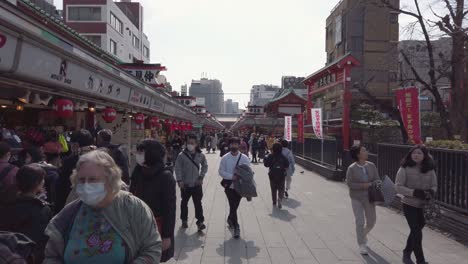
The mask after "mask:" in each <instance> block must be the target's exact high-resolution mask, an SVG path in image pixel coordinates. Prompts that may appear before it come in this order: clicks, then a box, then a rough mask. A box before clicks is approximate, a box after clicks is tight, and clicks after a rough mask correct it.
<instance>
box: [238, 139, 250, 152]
mask: <svg viewBox="0 0 468 264" xmlns="http://www.w3.org/2000/svg"><path fill="white" fill-rule="evenodd" d="M240 140H241V144H240V146H239V151H240V152H241V153H242V154H244V155H246V156H247V157H249V145H247V143H246V142H245V140H244V139H243V138H241V139H240Z"/></svg>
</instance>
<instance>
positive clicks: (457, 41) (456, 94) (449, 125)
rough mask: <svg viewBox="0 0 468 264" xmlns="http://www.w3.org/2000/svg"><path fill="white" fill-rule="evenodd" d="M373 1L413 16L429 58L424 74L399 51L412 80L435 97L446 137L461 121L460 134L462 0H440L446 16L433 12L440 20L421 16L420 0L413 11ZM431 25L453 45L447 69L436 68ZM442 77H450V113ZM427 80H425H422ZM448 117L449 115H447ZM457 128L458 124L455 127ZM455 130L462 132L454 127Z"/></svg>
mask: <svg viewBox="0 0 468 264" xmlns="http://www.w3.org/2000/svg"><path fill="white" fill-rule="evenodd" d="M369 1H371V2H372V3H373V4H376V5H378V6H382V7H387V8H389V9H391V10H394V11H397V12H399V13H400V14H403V15H407V16H410V17H413V18H415V19H416V21H415V22H416V23H415V24H414V25H417V26H418V28H419V29H420V30H421V33H422V36H423V38H424V42H425V44H426V47H427V55H428V58H429V70H428V72H427V77H428V78H426V76H422V74H420V73H419V72H418V71H417V70H416V67H415V65H413V64H412V62H411V60H410V59H409V57H408V54H406V53H405V51H403V50H400V53H401V55H402V57H403V59H404V60H405V62H406V63H407V64H408V65H409V67H410V69H411V71H412V73H413V74H414V77H415V80H416V81H417V82H418V83H420V84H421V85H422V87H423V90H427V91H429V92H430V93H431V94H432V95H433V97H434V100H435V105H436V110H437V112H438V113H439V115H440V117H441V125H442V127H443V128H444V129H445V131H446V134H447V137H448V138H449V139H453V138H454V133H455V130H454V125H453V124H454V123H455V122H456V124H463V126H462V127H463V130H464V131H465V132H464V135H465V134H466V131H467V126H468V124H467V123H468V122H467V121H466V120H467V119H466V117H467V116H468V113H467V111H465V110H464V105H463V102H464V101H465V100H466V99H468V98H467V97H466V96H467V94H468V93H467V92H466V91H464V83H463V81H464V63H465V60H464V59H465V42H466V41H467V30H466V28H465V29H464V28H463V21H464V19H465V17H466V16H467V12H468V11H465V10H464V8H465V7H464V1H465V0H453V1H449V0H443V1H444V3H445V5H446V9H444V10H446V11H447V12H448V15H445V16H441V15H438V14H436V13H435V12H434V11H433V12H434V15H435V16H436V17H437V18H438V19H440V21H435V22H434V21H431V20H430V19H429V18H426V17H424V16H423V14H422V11H421V7H420V1H419V0H413V4H414V8H415V11H411V10H409V9H402V8H400V7H399V6H396V5H395V1H392V0H369ZM432 26H437V27H438V28H439V30H441V31H442V32H444V33H446V34H447V35H448V36H449V37H451V38H452V43H453V48H452V56H451V57H452V58H451V60H452V61H451V63H450V66H451V67H450V68H451V69H450V71H449V72H447V68H445V69H441V67H438V68H436V63H435V56H437V54H436V52H435V50H434V47H433V44H432V42H431V39H432V36H431V34H430V30H431V29H432V28H431V27H432ZM446 76H450V79H451V84H452V93H451V98H452V109H451V114H449V111H448V110H449V109H447V107H446V105H445V104H444V100H443V98H442V96H441V94H440V91H439V87H438V85H437V83H438V81H439V80H440V79H441V78H443V77H446ZM426 80H427V81H426ZM451 117H452V118H451ZM457 128H459V127H457ZM456 132H462V131H459V130H458V129H457V130H456Z"/></svg>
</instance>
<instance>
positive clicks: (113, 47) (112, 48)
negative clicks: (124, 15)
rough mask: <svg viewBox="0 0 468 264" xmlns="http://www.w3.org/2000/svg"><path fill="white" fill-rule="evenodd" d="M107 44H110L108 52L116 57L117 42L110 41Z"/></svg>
mask: <svg viewBox="0 0 468 264" xmlns="http://www.w3.org/2000/svg"><path fill="white" fill-rule="evenodd" d="M109 43H110V46H109V52H110V53H112V54H114V55H117V42H115V41H113V40H112V39H111V40H110V42H109Z"/></svg>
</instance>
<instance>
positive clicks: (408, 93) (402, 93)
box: [395, 87, 422, 144]
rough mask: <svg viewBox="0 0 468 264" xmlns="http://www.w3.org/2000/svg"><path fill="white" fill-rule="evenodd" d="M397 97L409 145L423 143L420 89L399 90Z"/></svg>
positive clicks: (396, 93)
mask: <svg viewBox="0 0 468 264" xmlns="http://www.w3.org/2000/svg"><path fill="white" fill-rule="evenodd" d="M395 95H396V100H397V104H398V109H399V110H400V114H401V118H402V120H403V124H404V125H405V128H406V132H407V133H408V139H409V143H412V144H420V143H422V141H421V124H420V113H419V90H418V88H417V87H410V88H404V89H399V90H397V91H396V92H395Z"/></svg>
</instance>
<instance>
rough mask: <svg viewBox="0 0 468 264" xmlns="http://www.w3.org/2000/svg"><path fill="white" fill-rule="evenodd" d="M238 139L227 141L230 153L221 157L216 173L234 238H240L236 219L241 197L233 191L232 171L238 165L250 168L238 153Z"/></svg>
mask: <svg viewBox="0 0 468 264" xmlns="http://www.w3.org/2000/svg"><path fill="white" fill-rule="evenodd" d="M239 145H240V139H239V138H231V139H230V141H229V149H230V152H229V153H227V154H226V155H224V156H223V158H222V159H221V163H220V165H219V170H218V173H219V175H220V176H221V177H222V178H223V180H222V181H221V185H222V186H223V188H224V193H225V194H226V197H227V200H228V202H229V216H228V219H227V223H228V225H229V228H230V229H232V230H234V238H236V239H238V238H239V237H240V226H239V221H238V218H237V209H238V208H239V204H240V201H241V199H242V197H241V196H240V195H239V194H238V193H237V192H236V191H235V190H234V187H233V180H235V177H236V176H235V175H234V171H235V169H236V167H237V166H238V165H242V164H246V165H248V166H250V161H249V158H248V157H247V156H245V155H244V154H242V153H240V151H239Z"/></svg>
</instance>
